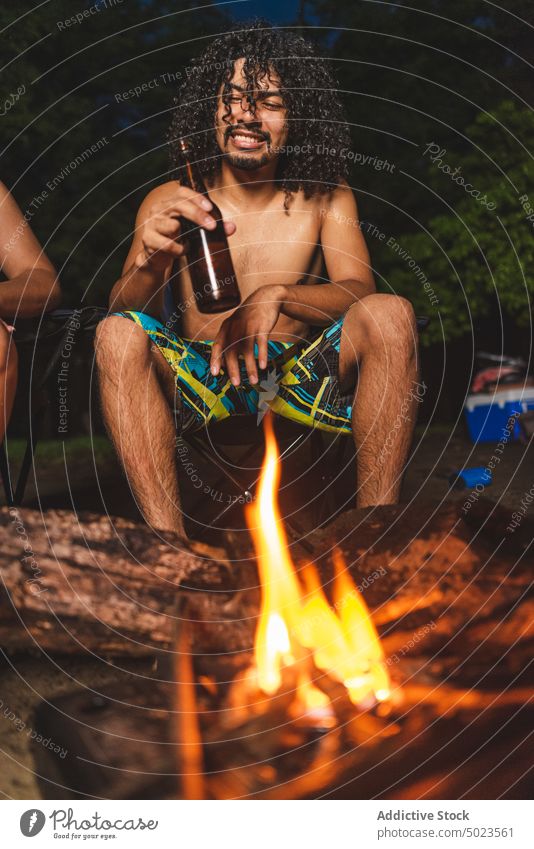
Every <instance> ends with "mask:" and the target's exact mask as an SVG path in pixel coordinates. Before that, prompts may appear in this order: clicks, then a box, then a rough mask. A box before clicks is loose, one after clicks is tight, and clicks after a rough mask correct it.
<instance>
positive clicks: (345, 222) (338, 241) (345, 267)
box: [279, 185, 376, 326]
mask: <svg viewBox="0 0 534 849" xmlns="http://www.w3.org/2000/svg"><path fill="white" fill-rule="evenodd" d="M320 214H321V221H322V224H321V235H320V239H321V245H322V249H323V256H324V260H325V264H326V272H327V275H328V279H329V281H330V282H329V283H322V284H320V285H315V284H311V285H304V286H284V285H282V286H281V287H280V288H279V297H280V298H281V312H283V313H284V314H285V315H287V316H289V317H290V318H295V319H297V320H299V321H304V322H306V324H314V325H319V326H321V325H324V326H327V325H328V324H331V323H332V321H335V319H336V318H339V317H340V316H341V315H343V314H344V313H346V311H347V310H348V308H349V307H350V306H351V304H354V303H355V302H356V301H359V300H361V299H362V298H364V297H365V296H366V295H370V294H372V293H373V292H375V291H376V286H375V281H374V277H373V272H372V271H371V265H370V259H369V252H368V250H367V245H366V244H365V240H364V238H363V235H362V231H361V229H360V224H359V218H358V209H357V206H356V200H355V198H354V194H353V192H352V190H351V189H350V188H349V187H348V186H347V185H343V186H340V187H339V188H337V189H335V190H334V191H333V192H332V194H331V195H330V197H329V199H328V201H327V202H326V203H325V204H324V206H322V207H321V213H320Z"/></svg>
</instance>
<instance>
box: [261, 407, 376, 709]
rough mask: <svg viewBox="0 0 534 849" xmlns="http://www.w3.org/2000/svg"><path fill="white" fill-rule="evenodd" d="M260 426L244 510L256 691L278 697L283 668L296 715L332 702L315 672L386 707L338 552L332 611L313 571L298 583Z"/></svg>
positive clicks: (368, 624) (360, 611)
mask: <svg viewBox="0 0 534 849" xmlns="http://www.w3.org/2000/svg"><path fill="white" fill-rule="evenodd" d="M264 425H265V435H266V453H265V459H264V462H263V467H262V473H261V478H260V484H259V490H258V498H257V500H256V502H255V503H253V504H251V505H249V507H248V508H247V522H248V525H249V528H250V532H251V534H252V538H253V541H254V547H255V549H256V556H257V560H258V567H259V573H260V582H261V587H262V604H261V612H260V619H259V623H258V628H257V631H256V640H255V666H256V675H257V683H258V686H259V688H260V690H262V691H263V692H264V693H266V694H268V695H272V694H274V693H276V692H277V691H278V690H279V689H280V687H281V686H282V678H283V673H284V669H286V668H291V667H294V668H295V670H296V680H297V685H296V689H297V693H296V698H297V700H298V702H299V704H300V706H301V709H302V710H303V712H306V711H310V710H316V709H319V710H320V709H323V708H326V707H327V706H328V705H329V704H330V699H329V698H328V696H327V695H326V694H325V693H324V692H323V691H322V690H321V689H319V688H318V687H316V686H315V685H314V684H313V682H312V674H313V668H315V672H316V676H317V679H318V680H320V678H321V672H324V673H327V675H328V676H330V678H333V679H335V680H336V681H338V682H341V683H342V684H344V686H345V688H346V690H347V693H348V695H349V697H350V700H351V701H352V703H353V704H354V705H357V706H368V705H369V704H370V703H372V702H375V701H384V700H386V699H388V698H389V695H390V684H389V676H388V673H387V671H386V667H385V665H384V655H383V652H382V648H381V646H380V641H379V638H378V635H377V633H376V630H375V627H374V625H373V623H372V621H371V617H370V615H369V612H368V610H367V607H366V605H365V602H364V600H363V598H362V597H361V595H360V593H359V592H358V590H357V588H356V586H355V585H354V583H353V582H352V579H351V578H350V576H349V573H348V570H347V569H346V567H345V564H344V563H343V559H342V556H341V553H340V552H336V555H335V561H334V562H335V580H334V587H333V601H334V604H333V606H331V605H330V604H329V602H328V600H327V598H326V596H325V594H324V591H323V588H322V586H321V582H320V579H319V575H318V573H317V571H316V569H315V568H314V567H313V566H311V565H308V566H307V567H306V569H305V570H304V571H303V575H302V577H303V581H304V587H301V584H300V582H299V580H298V578H297V574H296V571H295V567H294V565H293V562H292V560H291V556H290V553H289V548H288V545H287V538H286V534H285V531H284V527H283V523H282V519H281V516H280V512H279V510H278V505H277V500H276V493H277V490H278V484H279V481H280V461H279V456H278V447H277V444H276V439H275V436H274V432H273V426H272V422H271V417H270V416H269V415H267V416H266V417H265V418H264ZM310 657H311V658H313V662H312V663H311V664H310V663H308V665H307V666H306V663H305V662H303V660H304V659H305V658H310ZM310 667H311V670H312V671H310ZM317 670H320V671H319V672H318V671H317Z"/></svg>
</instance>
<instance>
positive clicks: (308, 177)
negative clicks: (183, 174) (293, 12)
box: [168, 20, 351, 209]
mask: <svg viewBox="0 0 534 849" xmlns="http://www.w3.org/2000/svg"><path fill="white" fill-rule="evenodd" d="M242 57H244V59H245V63H244V65H243V75H244V77H245V79H246V83H247V88H249V89H251V90H253V89H254V88H256V87H257V81H258V80H259V79H261V78H262V77H263V76H266V75H268V73H269V71H274V72H275V73H276V74H278V76H279V78H280V81H281V87H280V91H281V94H282V97H283V99H284V103H285V105H286V108H287V116H288V138H287V146H288V147H289V148H290V149H294V147H295V146H296V145H298V147H299V148H300V150H301V151H302V149H304V151H311V152H306V153H302V152H300V153H298V152H297V153H295V152H292V153H291V156H288V155H286V154H284V153H281V154H280V159H279V163H278V168H277V173H276V181H277V182H278V183H279V184H280V188H281V189H282V190H283V191H284V193H285V202H284V206H285V208H286V209H288V207H289V203H290V201H291V197H292V194H293V193H294V192H296V191H298V190H299V189H302V190H303V192H304V195H305V197H306V198H309V197H312V196H314V195H316V194H326V193H327V192H331V191H332V190H333V189H334V188H335V187H336V186H338V185H339V184H340V182H341V181H343V180H346V179H347V176H348V167H347V158H346V157H342V156H340V155H339V152H340V151H341V150H343V149H346V151H349V150H350V149H351V139H350V132H349V128H348V125H347V123H346V120H345V118H344V110H343V106H342V103H341V100H340V97H339V94H338V91H337V85H336V82H335V80H334V77H333V75H332V74H331V73H330V71H329V69H328V67H327V64H326V61H325V60H324V59H322V58H319V57H318V56H317V55H316V54H315V51H314V48H313V47H312V45H311V44H310V43H309V42H308V41H306V40H305V39H304V38H302V37H301V36H300V35H297V34H295V33H293V32H291V31H289V30H282V29H277V28H276V27H273V26H272V25H271V24H270V23H269V22H268V21H265V20H255V21H253V22H252V23H248V24H245V25H244V26H242V27H240V28H239V29H236V30H235V31H230V32H227V33H224V34H223V35H222V36H219V37H218V38H216V39H214V40H213V41H212V42H211V44H210V45H209V47H207V48H206V50H205V51H204V52H203V53H202V54H201V55H200V56H198V57H197V58H196V59H195V60H194V61H193V62H192V63H191V65H190V66H189V67H188V78H187V80H185V81H184V82H183V84H182V85H181V86H180V89H179V91H178V95H177V97H176V98H175V100H174V109H173V118H172V122H171V125H170V127H169V133H168V142H169V146H170V152H171V164H172V167H173V168H177V167H179V165H180V164H181V159H180V153H179V150H178V139H179V138H187V139H188V140H189V141H190V143H191V145H192V147H193V150H194V153H195V159H197V160H198V163H199V167H200V168H201V170H202V172H203V174H204V176H205V177H206V178H207V179H208V180H209V179H210V177H213V176H215V175H216V174H217V173H219V171H220V168H221V151H220V149H219V146H218V144H217V140H216V135H215V113H216V109H217V95H218V92H219V91H220V89H221V86H223V85H224V84H225V83H226V84H227V83H228V82H229V81H230V80H231V78H232V74H233V70H234V67H233V63H234V62H235V61H236V60H237V59H239V58H242ZM223 91H224V89H223ZM226 108H227V115H229V114H230V107H229V105H228V102H227V103H226ZM325 148H328V149H334V150H335V151H337V154H338V155H325V153H324V152H323V151H324V150H325Z"/></svg>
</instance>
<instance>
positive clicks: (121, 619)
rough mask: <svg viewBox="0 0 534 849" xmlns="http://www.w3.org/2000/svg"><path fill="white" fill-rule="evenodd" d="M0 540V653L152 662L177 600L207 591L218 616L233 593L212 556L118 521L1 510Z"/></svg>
mask: <svg viewBox="0 0 534 849" xmlns="http://www.w3.org/2000/svg"><path fill="white" fill-rule="evenodd" d="M0 536H1V551H0V573H1V578H2V583H1V585H0V645H1V646H2V647H3V648H4V649H7V650H21V649H25V648H31V647H37V648H40V649H43V650H45V651H54V652H67V653H83V652H85V651H89V652H97V653H107V654H126V655H132V656H142V655H147V654H153V652H154V649H157V648H165V647H166V646H168V645H169V641H170V634H171V632H172V625H173V621H174V617H175V611H176V604H177V593H178V592H179V591H181V592H183V591H188V592H189V593H191V595H194V594H195V593H197V594H202V591H203V590H208V589H209V590H210V591H211V592H212V595H213V596H214V597H216V598H217V599H218V601H219V607H221V606H222V604H223V603H224V601H227V600H228V595H229V594H231V593H232V592H233V591H234V590H235V586H234V575H233V574H232V570H231V567H230V564H229V563H228V561H227V560H226V558H225V555H224V552H223V551H222V550H219V549H211V548H208V547H207V546H203V545H199V544H187V543H184V541H183V540H182V539H181V538H179V537H178V536H173V535H171V534H167V535H166V540H161V539H158V537H157V536H156V535H155V534H154V533H152V532H151V531H150V530H149V528H147V527H146V526H143V525H136V524H135V523H133V522H129V521H127V520H125V519H114V520H111V519H109V518H107V517H101V516H94V515H87V514H79V515H75V514H74V513H70V512H68V511H61V510H57V511H56V510H52V511H49V512H47V513H44V514H40V513H39V512H37V511H34V510H26V509H22V508H17V509H15V508H10V509H8V508H2V509H1V510H0ZM233 632H235V633H236V639H238V638H239V626H237V628H236V627H234V628H233ZM227 639H230V637H229V636H228V635H227ZM230 648H231V647H230Z"/></svg>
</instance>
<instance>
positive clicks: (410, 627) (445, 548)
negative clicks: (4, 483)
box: [0, 502, 532, 663]
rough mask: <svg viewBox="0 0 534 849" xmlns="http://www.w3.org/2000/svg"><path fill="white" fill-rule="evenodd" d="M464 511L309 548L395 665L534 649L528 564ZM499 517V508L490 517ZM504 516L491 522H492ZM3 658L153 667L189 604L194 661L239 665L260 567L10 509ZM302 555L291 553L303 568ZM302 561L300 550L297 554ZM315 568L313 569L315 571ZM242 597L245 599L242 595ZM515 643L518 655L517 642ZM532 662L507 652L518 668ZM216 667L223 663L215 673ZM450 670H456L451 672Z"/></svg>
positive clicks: (429, 509)
mask: <svg viewBox="0 0 534 849" xmlns="http://www.w3.org/2000/svg"><path fill="white" fill-rule="evenodd" d="M483 508H484V505H483V504H482V505H481V504H479V505H478V510H479V513H478V514H477V515H478V520H477V528H475V529H472V528H471V527H469V526H468V525H467V524H466V522H465V521H463V520H462V518H461V517H460V516H459V515H458V509H457V507H456V506H455V505H453V504H446V505H425V507H424V508H421V507H420V506H419V505H410V506H408V507H406V506H404V505H398V506H391V507H381V508H375V509H371V510H351V511H349V512H347V513H345V514H343V515H342V516H340V517H338V518H337V519H336V520H335V521H334V522H333V523H332V524H331V525H329V526H328V527H327V528H325V529H322V530H319V531H315V532H313V533H312V534H310V535H308V537H307V539H308V541H309V542H311V543H312V545H313V549H314V551H315V552H316V558H315V559H316V561H317V563H318V566H319V568H320V571H321V573H322V577H323V581H324V583H325V586H326V590H327V592H328V590H329V586H330V583H331V580H332V566H331V562H332V558H331V555H332V550H333V548H334V547H337V548H339V549H341V551H342V553H343V555H344V557H345V561H346V563H347V566H348V567H349V569H350V572H351V574H352V576H353V578H354V580H355V583H356V584H357V585H359V587H360V589H361V591H362V593H363V595H364V597H365V599H366V601H367V603H368V605H369V606H370V608H371V610H372V612H373V619H374V621H375V623H376V624H377V627H378V628H379V631H380V634H381V637H382V640H383V645H384V648H385V651H386V654H388V655H394V654H395V653H398V652H399V650H400V651H402V656H403V657H404V656H405V655H410V656H417V655H419V654H424V655H430V656H435V655H436V653H437V652H438V651H439V650H440V649H441V648H442V647H444V646H446V647H447V655H446V656H447V662H448V663H455V662H456V661H457V658H458V657H460V656H461V654H462V652H463V651H465V648H466V647H468V648H470V649H471V650H474V649H476V646H477V645H479V644H483V645H484V646H486V647H487V648H488V650H489V656H491V657H494V658H498V657H501V656H502V655H503V653H504V650H505V648H506V642H507V641H508V640H509V639H510V636H511V633H514V634H515V636H516V638H517V639H519V640H520V641H523V642H524V644H525V647H526V646H527V644H528V642H529V641H531V640H532V631H531V629H530V630H529V627H530V626H529V617H528V615H526V614H525V612H524V610H525V609H526V608H525V607H524V605H525V603H526V602H527V601H528V593H529V586H530V577H529V575H528V571H527V564H526V558H525V557H524V556H521V555H519V556H518V555H517V554H514V552H512V551H508V550H507V549H506V546H503V545H500V546H499V545H496V544H495V543H494V541H493V540H490V543H489V544H488V542H487V540H486V536H485V535H484V533H483V532H482V531H481V530H480V528H481V527H482V526H483V522H481V518H480V517H481V511H482V510H483ZM486 509H487V511H488V515H489V514H490V513H491V511H493V510H494V505H492V504H490V503H489V502H488V504H487V505H486ZM492 515H493V514H492ZM0 533H1V539H2V546H1V551H0V569H1V575H2V585H1V586H0V645H1V646H2V647H3V648H5V649H8V650H12V651H13V650H17V649H25V648H28V647H32V646H36V647H39V648H41V649H43V650H45V651H52V652H68V653H83V652H85V651H89V652H95V653H97V654H109V655H113V654H117V655H120V654H124V655H131V656H143V655H147V654H152V653H153V652H154V651H155V650H164V651H165V650H167V649H168V648H169V646H170V643H171V638H172V627H173V622H174V618H175V611H176V602H177V594H178V593H179V592H184V591H187V592H188V594H189V596H190V597H191V603H190V605H189V609H190V610H191V615H192V617H193V618H194V619H195V623H194V627H193V629H192V630H193V650H194V652H195V653H196V654H202V655H209V654H210V653H211V654H213V655H214V656H218V657H219V660H220V658H221V655H222V654H224V656H225V657H226V658H229V657H230V659H231V657H232V655H234V654H239V653H241V652H243V651H247V650H249V649H250V648H251V646H252V643H253V635H254V630H255V621H256V619H255V617H256V615H257V611H258V603H259V593H258V590H257V577H256V572H255V569H254V567H253V565H252V564H249V565H248V568H246V564H243V563H242V562H239V563H235V564H233V565H232V563H231V561H230V560H229V559H228V557H227V556H225V552H224V551H222V550H219V549H211V548H208V547H206V546H199V545H198V544H184V542H183V540H181V539H179V538H178V537H175V538H174V537H171V536H170V535H167V539H166V540H161V539H158V538H157V537H156V536H155V535H154V533H152V532H151V531H150V530H149V529H148V528H147V527H146V526H144V525H138V524H135V523H134V522H130V521H127V520H124V519H114V520H112V519H110V518H107V517H101V516H94V515H89V514H79V515H75V514H73V513H70V512H68V511H49V512H47V513H44V514H41V513H39V512H37V511H31V510H25V509H19V510H17V511H14V510H13V508H12V509H11V510H8V509H7V508H3V509H2V510H0ZM298 554H299V551H298V546H297V545H295V546H293V556H294V557H295V560H296V562H297V563H303V562H304V558H302V557H301V558H299V557H298ZM300 554H301V555H302V550H300ZM305 559H306V560H308V561H309V559H310V558H309V556H307V557H306V558H305ZM237 588H241V591H240V592H235V590H236V589H237ZM517 639H516V640H515V642H517ZM520 657H521V658H522V657H523V651H521V652H516V653H513V652H512V653H508V658H509V661H510V663H512V661H514V662H515V663H516V661H517V659H518V658H520ZM218 662H219V661H218ZM440 662H443V663H445V661H440Z"/></svg>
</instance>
